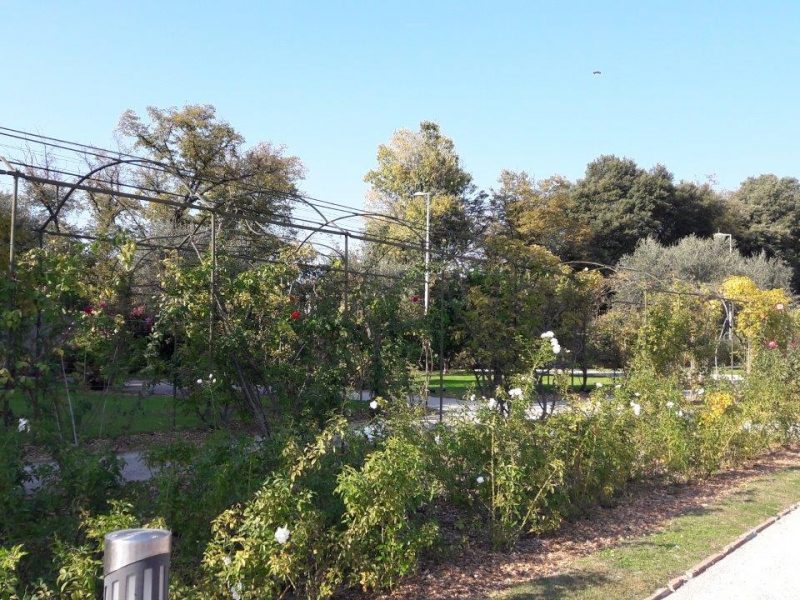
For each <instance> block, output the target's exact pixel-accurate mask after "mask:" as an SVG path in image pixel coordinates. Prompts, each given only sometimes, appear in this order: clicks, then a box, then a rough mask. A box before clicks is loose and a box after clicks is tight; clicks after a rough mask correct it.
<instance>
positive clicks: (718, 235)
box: [714, 231, 733, 254]
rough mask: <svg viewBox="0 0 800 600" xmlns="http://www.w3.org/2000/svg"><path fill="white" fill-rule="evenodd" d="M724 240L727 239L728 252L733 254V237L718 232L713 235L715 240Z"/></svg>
mask: <svg viewBox="0 0 800 600" xmlns="http://www.w3.org/2000/svg"><path fill="white" fill-rule="evenodd" d="M725 238H728V252H730V253H731V254H733V235H731V234H730V233H722V232H720V231H718V232H717V233H715V234H714V239H715V240H724V239H725Z"/></svg>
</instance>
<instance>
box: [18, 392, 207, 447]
mask: <svg viewBox="0 0 800 600" xmlns="http://www.w3.org/2000/svg"><path fill="white" fill-rule="evenodd" d="M52 393H54V394H59V395H60V396H59V397H60V400H61V402H62V406H63V414H62V423H61V427H62V428H65V427H66V429H64V433H65V435H67V436H68V437H71V435H72V428H71V424H70V423H69V414H68V412H67V401H66V396H65V393H64V390H63V389H62V390H54V391H53V392H52ZM70 396H71V399H72V406H73V409H74V412H75V420H76V428H77V430H78V437H79V438H81V439H93V438H98V437H110V438H115V437H119V436H121V435H128V434H135V433H151V432H155V431H171V430H172V429H173V402H172V396H142V397H139V396H138V395H137V394H128V393H122V392H114V391H109V392H108V393H103V392H90V391H85V390H71V391H70ZM11 408H12V410H13V411H14V414H15V415H18V416H21V417H28V418H30V417H31V414H30V406H29V405H28V403H27V401H26V400H25V399H23V398H22V397H21V396H20V395H18V394H13V395H12V396H11ZM44 410H45V411H46V412H47V413H48V417H46V421H47V422H46V423H43V425H45V426H46V427H48V428H55V417H54V416H53V414H52V410H53V409H52V402H51V401H50V400H47V401H46V402H45V408H44ZM32 426H34V427H36V426H37V423H36V422H33V423H32ZM201 426H202V423H201V422H200V419H199V418H198V417H197V416H196V415H193V414H186V413H183V412H182V411H181V409H180V407H178V409H177V410H176V411H175V414H174V428H175V429H192V428H197V427H201Z"/></svg>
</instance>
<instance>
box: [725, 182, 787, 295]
mask: <svg viewBox="0 0 800 600" xmlns="http://www.w3.org/2000/svg"><path fill="white" fill-rule="evenodd" d="M733 200H734V201H735V202H737V203H739V204H740V206H741V209H742V219H743V222H744V224H745V227H746V230H745V232H744V239H743V240H742V245H743V247H744V249H745V250H746V251H749V252H758V251H764V252H766V253H767V254H768V255H769V256H777V257H780V258H781V259H783V260H784V261H786V263H788V264H789V265H790V266H791V268H792V270H793V276H792V285H793V287H794V289H800V181H798V180H797V179H796V178H794V177H782V178H778V177H777V176H776V175H772V174H769V175H760V176H758V177H750V178H748V179H747V180H745V181H744V182H743V183H742V185H741V186H740V187H739V189H738V190H737V191H736V192H735V193H734V194H733Z"/></svg>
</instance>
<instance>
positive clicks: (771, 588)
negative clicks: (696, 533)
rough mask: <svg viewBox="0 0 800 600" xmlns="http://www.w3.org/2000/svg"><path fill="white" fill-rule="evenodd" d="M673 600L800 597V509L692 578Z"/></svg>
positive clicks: (781, 599)
mask: <svg viewBox="0 0 800 600" xmlns="http://www.w3.org/2000/svg"><path fill="white" fill-rule="evenodd" d="M668 598H669V600H718V599H720V598H724V599H725V600H779V599H780V600H788V599H790V598H800V509H798V510H794V511H792V512H791V513H789V514H788V515H786V516H785V517H783V518H782V519H780V520H779V521H776V522H775V523H774V524H773V525H770V526H769V527H767V528H766V529H765V530H763V531H762V532H761V533H759V534H758V535H757V536H756V537H755V538H753V539H752V540H750V541H749V542H747V543H745V544H744V545H743V546H741V547H740V548H738V549H736V550H734V551H733V552H732V553H731V554H729V555H728V556H726V557H725V558H723V559H722V560H721V561H719V562H718V563H717V564H715V565H713V566H712V567H710V568H709V569H708V570H707V571H705V572H704V573H702V574H700V575H698V576H697V578H695V579H691V580H689V581H688V582H687V583H686V584H684V585H683V586H682V587H680V588H679V589H678V591H677V592H675V593H674V594H672V595H670V596H669V597H668Z"/></svg>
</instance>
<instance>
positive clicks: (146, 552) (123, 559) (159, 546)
mask: <svg viewBox="0 0 800 600" xmlns="http://www.w3.org/2000/svg"><path fill="white" fill-rule="evenodd" d="M171 546H172V532H171V531H168V530H166V529H121V530H119V531H112V532H111V533H108V534H106V537H105V548H104V553H103V573H104V574H106V575H108V574H109V573H111V572H113V571H116V570H117V569H120V568H122V567H124V566H125V565H129V564H131V563H135V562H138V561H140V560H144V559H145V558H150V557H151V556H158V555H159V554H169V553H170V549H171Z"/></svg>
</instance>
